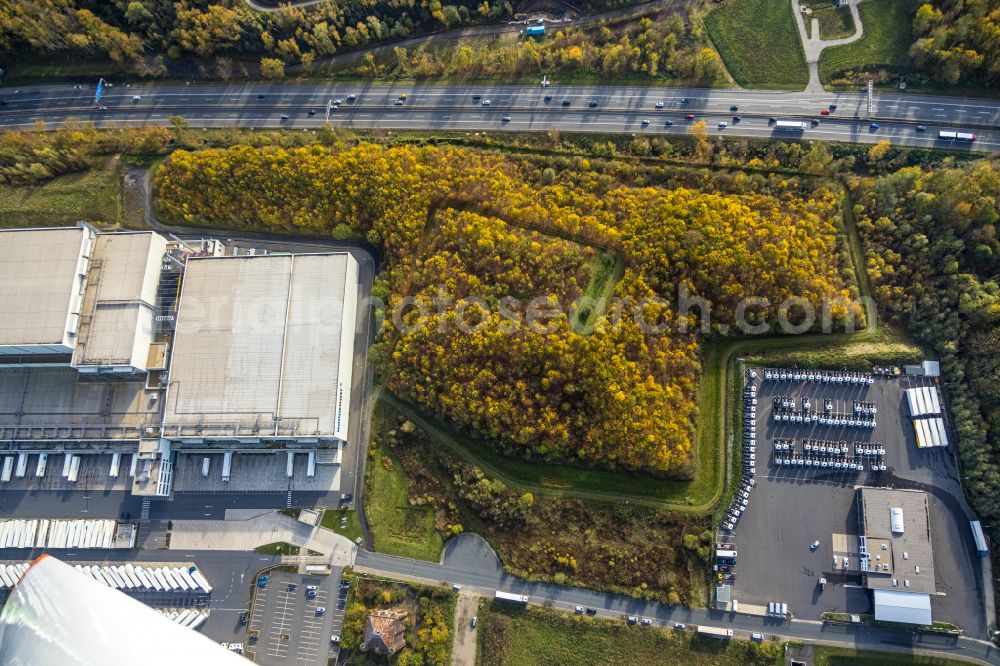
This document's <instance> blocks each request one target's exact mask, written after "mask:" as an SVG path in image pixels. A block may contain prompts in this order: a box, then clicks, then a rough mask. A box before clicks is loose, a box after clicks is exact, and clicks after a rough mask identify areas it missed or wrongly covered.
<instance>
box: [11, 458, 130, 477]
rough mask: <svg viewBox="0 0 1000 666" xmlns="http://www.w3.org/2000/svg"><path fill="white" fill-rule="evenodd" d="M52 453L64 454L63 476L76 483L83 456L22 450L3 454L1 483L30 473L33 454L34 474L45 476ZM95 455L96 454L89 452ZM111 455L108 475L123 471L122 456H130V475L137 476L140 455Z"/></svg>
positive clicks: (116, 474)
mask: <svg viewBox="0 0 1000 666" xmlns="http://www.w3.org/2000/svg"><path fill="white" fill-rule="evenodd" d="M50 455H62V457H63V467H62V476H63V478H64V479H66V480H67V481H69V482H70V483H76V480H77V477H78V476H79V474H80V461H81V460H82V458H83V456H80V455H75V454H72V453H63V454H50V453H27V452H21V453H18V454H16V455H6V456H3V461H0V483H7V482H9V481H10V480H11V479H12V478H17V479H20V478H23V477H25V476H27V475H28V468H29V466H30V465H29V463H30V462H31V456H36V458H35V466H34V476H35V477H39V478H40V477H43V476H45V472H46V470H47V469H48V463H49V456H50ZM88 455H95V454H88ZM110 456H111V465H110V467H109V469H108V476H110V477H112V478H114V477H117V476H118V474H119V472H121V464H122V457H123V456H129V457H130V458H131V461H130V463H129V473H128V475H129V476H130V477H132V476H135V470H136V467H137V465H138V463H139V457H138V455H136V454H135V453H121V452H118V451H116V452H113V453H111V454H110Z"/></svg>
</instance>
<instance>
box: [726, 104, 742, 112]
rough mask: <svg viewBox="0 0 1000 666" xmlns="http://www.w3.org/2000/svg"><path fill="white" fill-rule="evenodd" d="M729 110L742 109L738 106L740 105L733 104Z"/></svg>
mask: <svg viewBox="0 0 1000 666" xmlns="http://www.w3.org/2000/svg"><path fill="white" fill-rule="evenodd" d="M729 110H730V111H739V110H740V107H738V106H736V105H735V104H733V105H732V106H731V107H729Z"/></svg>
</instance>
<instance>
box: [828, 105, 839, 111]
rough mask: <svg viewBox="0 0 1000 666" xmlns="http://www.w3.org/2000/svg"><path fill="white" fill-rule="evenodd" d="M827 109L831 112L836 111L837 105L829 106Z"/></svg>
mask: <svg viewBox="0 0 1000 666" xmlns="http://www.w3.org/2000/svg"><path fill="white" fill-rule="evenodd" d="M828 108H829V109H830V110H831V111H836V110H837V105H836V104H831V105H830V106H829V107H828Z"/></svg>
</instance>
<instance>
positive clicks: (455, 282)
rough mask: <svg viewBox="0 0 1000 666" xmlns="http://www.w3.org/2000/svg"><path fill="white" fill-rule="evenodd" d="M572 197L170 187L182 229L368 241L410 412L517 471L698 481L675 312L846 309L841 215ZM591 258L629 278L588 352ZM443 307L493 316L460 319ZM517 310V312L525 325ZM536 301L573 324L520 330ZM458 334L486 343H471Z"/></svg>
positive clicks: (804, 208) (457, 178)
mask: <svg viewBox="0 0 1000 666" xmlns="http://www.w3.org/2000/svg"><path fill="white" fill-rule="evenodd" d="M567 178H568V179H567V180H566V181H564V182H561V181H560V179H559V178H557V177H556V174H554V173H551V174H548V175H547V176H546V175H545V174H543V175H542V178H541V180H540V181H534V180H533V177H532V176H529V174H527V173H525V172H524V171H522V168H521V167H520V166H519V165H518V164H517V163H515V162H514V161H511V160H509V159H502V158H500V157H497V156H495V155H489V154H485V153H479V152H472V151H466V150H456V149H436V148H415V147H412V146H407V147H400V148H391V149H386V148H383V147H379V146H374V145H361V146H359V147H356V148H353V149H350V150H344V151H331V150H328V149H326V148H322V147H317V146H314V147H308V148H301V149H297V150H291V151H289V150H283V149H265V150H256V149H253V148H250V147H247V146H236V147H233V148H230V149H227V150H209V151H202V152H198V153H191V152H186V151H177V152H174V153H173V154H172V155H171V157H170V158H169V159H168V161H167V162H166V164H165V165H164V167H163V168H162V169H160V170H159V171H158V173H157V180H156V185H157V187H158V191H159V199H158V201H159V206H160V212H161V214H163V215H164V217H165V218H167V219H174V220H180V221H186V222H197V223H209V224H225V225H234V224H235V225H236V226H248V227H253V228H270V229H294V230H297V231H307V232H313V233H333V234H336V235H341V236H347V235H350V233H351V232H356V233H361V234H364V235H365V237H366V238H367V239H368V240H369V241H371V242H372V243H373V244H375V245H376V246H378V247H380V248H381V249H382V250H383V251H384V253H385V256H386V259H387V270H386V272H385V274H384V277H382V278H380V280H379V282H378V283H377V284H376V290H375V291H376V295H377V296H380V297H382V298H384V299H385V300H386V301H387V302H388V303H389V304H390V311H392V310H393V306H394V305H395V304H397V303H400V302H401V300H400V299H402V298H404V297H409V298H411V299H413V301H414V305H413V307H409V308H408V309H407V310H405V311H403V312H402V317H401V318H400V320H399V321H397V322H395V324H396V325H395V326H394V327H393V328H392V329H391V330H389V331H387V333H386V334H385V335H384V336H383V339H382V341H381V342H380V344H379V345H378V346H377V347H376V350H375V353H376V355H377V356H378V357H379V358H381V360H382V362H383V363H384V367H385V379H386V383H387V386H388V387H389V388H390V389H392V390H393V391H395V392H397V393H398V394H400V395H403V396H406V397H408V398H410V399H412V400H415V401H417V402H419V403H421V404H423V405H424V406H426V407H428V408H430V409H431V410H433V411H434V412H435V413H438V414H440V415H443V416H445V417H447V418H448V419H450V420H452V421H455V422H458V423H461V424H464V425H466V426H469V427H471V428H473V429H475V430H476V431H479V432H481V433H485V434H487V435H488V436H489V437H490V438H492V439H494V440H496V441H498V442H499V443H500V444H501V446H503V447H504V448H506V449H507V450H509V451H510V452H512V453H516V454H521V455H528V456H532V457H539V458H552V459H566V458H570V459H579V460H582V461H584V462H588V463H598V464H601V465H605V466H609V467H624V468H629V469H644V470H656V471H661V472H669V473H674V474H683V475H688V474H690V473H691V472H692V470H693V460H692V459H691V437H692V421H693V416H694V414H695V405H694V391H695V385H696V381H697V376H698V367H699V362H698V354H699V350H700V341H701V339H702V338H701V335H700V333H699V331H698V328H697V326H695V324H696V323H697V322H695V321H694V319H695V316H696V315H697V314H698V310H697V309H694V310H693V311H692V312H691V313H689V316H688V317H683V318H681V317H678V313H676V312H675V311H674V303H675V301H676V295H677V290H678V288H680V287H682V286H683V287H684V288H685V289H687V290H688V291H689V292H690V293H691V294H693V295H699V296H701V297H704V298H705V299H707V300H708V301H710V302H711V304H712V305H713V306H714V307H713V310H712V321H713V323H715V324H719V323H725V324H731V323H732V322H733V317H734V315H733V313H734V310H735V307H736V304H737V302H738V301H739V300H740V299H741V298H743V297H744V296H750V295H755V296H763V297H766V298H768V299H770V300H771V302H772V303H773V304H774V305H777V304H778V303H780V302H781V301H782V300H784V299H785V298H786V297H787V296H790V295H795V296H797V297H801V298H803V299H804V300H805V301H807V302H809V303H811V304H813V305H814V306H817V307H818V306H819V303H820V301H822V300H824V299H828V300H833V299H836V298H838V297H842V296H848V295H849V291H848V289H847V287H846V286H845V284H844V280H843V278H842V276H841V270H840V263H839V251H838V250H839V248H838V247H837V238H836V233H837V225H836V218H837V209H836V202H835V199H834V197H833V196H832V195H831V194H830V193H829V192H827V191H825V190H818V191H816V192H815V194H814V196H811V197H806V198H803V197H801V196H800V195H801V192H800V191H798V190H797V189H794V188H793V187H792V186H791V184H788V186H787V187H788V189H787V190H786V191H785V192H784V193H781V192H780V191H779V192H776V193H775V194H770V195H764V194H741V195H721V194H714V193H706V192H701V191H696V190H690V189H687V188H673V189H666V188H656V187H634V186H627V185H622V184H621V183H619V182H616V181H614V180H611V179H607V178H605V177H604V175H603V174H596V173H591V172H590V171H589V170H584V172H583V173H578V174H575V175H574V176H572V177H571V178H570V177H567ZM546 181H549V182H546ZM567 239H568V240H567ZM595 247H600V248H603V249H605V250H608V251H613V252H615V253H617V254H618V255H619V256H620V257H621V258H622V260H623V261H624V264H625V269H624V275H623V277H622V278H621V280H620V281H619V282H618V283H617V284H616V285H615V286H614V292H613V294H614V296H615V297H616V298H617V299H619V303H620V306H621V307H614V308H609V310H608V312H607V313H606V315H605V316H603V317H601V318H599V319H598V321H597V326H596V328H595V330H594V331H593V332H592V334H590V335H581V334H580V333H579V332H577V331H576V330H574V329H573V327H572V326H571V324H570V319H569V317H568V316H566V315H565V314H561V313H565V312H568V311H570V310H571V308H572V306H573V302H574V301H575V300H576V298H577V297H578V296H579V295H580V293H581V292H580V290H581V286H582V285H585V284H586V283H585V280H586V281H587V282H589V268H588V267H587V266H586V265H585V264H586V263H587V260H588V259H589V258H590V257H592V256H593V252H594V248H595ZM442 295H443V296H445V297H446V298H450V299H453V300H457V299H461V298H464V297H475V298H478V299H482V301H481V302H482V303H483V305H482V306H481V307H480V306H475V307H472V308H468V309H466V310H465V311H464V313H463V311H462V310H461V309H460V308H459V307H458V306H456V305H446V306H444V307H441V306H440V305H439V303H440V301H439V299H440V298H441V296H442ZM504 296H511V297H515V298H519V299H522V301H521V302H520V303H516V304H514V305H513V306H510V307H511V308H512V315H511V316H502V315H501V312H502V310H503V309H504V307H505V303H504V302H502V301H501V299H502V298H503V297H504ZM534 297H543V298H545V299H547V301H546V303H547V304H548V305H550V306H552V307H553V308H556V309H557V310H558V312H559V313H560V314H559V315H558V316H554V317H552V318H550V319H548V320H546V321H545V322H544V325H538V326H534V325H527V324H526V323H523V322H524V321H525V317H526V314H527V310H526V303H525V302H524V300H523V299H530V298H534ZM654 299H660V300H654ZM640 305H641V306H642V307H637V306H640ZM481 308H483V309H485V310H488V312H482V311H481ZM421 309H423V311H424V314H423V315H421V312H420V310H421ZM836 314H838V315H840V314H845V311H844V310H843V308H841V311H839V312H837V313H836ZM774 316H775V312H774V310H773V309H772V310H768V311H764V312H761V313H760V315H759V317H760V318H761V320H763V321H773V318H774ZM459 317H463V321H468V320H471V322H472V323H474V324H476V326H475V327H474V328H473V330H471V331H469V332H462V330H460V327H459V326H458V321H457V320H458V318H459ZM511 317H513V318H514V319H517V320H519V321H521V322H522V323H523V325H517V326H511V325H510V323H511V322H510V320H511Z"/></svg>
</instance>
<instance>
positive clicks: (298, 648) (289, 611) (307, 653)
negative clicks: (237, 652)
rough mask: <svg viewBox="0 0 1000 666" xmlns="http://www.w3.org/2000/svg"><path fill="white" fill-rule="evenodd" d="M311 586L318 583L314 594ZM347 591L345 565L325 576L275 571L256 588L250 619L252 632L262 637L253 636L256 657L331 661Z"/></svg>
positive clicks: (275, 660) (250, 643) (285, 661)
mask: <svg viewBox="0 0 1000 666" xmlns="http://www.w3.org/2000/svg"><path fill="white" fill-rule="evenodd" d="M310 586H315V590H314V594H310V590H309V589H308V588H309V587H310ZM341 590H342V592H341ZM346 594H347V589H346V588H342V587H341V585H340V569H334V570H333V573H332V574H331V575H330V576H323V577H320V576H302V575H299V574H292V573H287V572H273V573H271V574H270V579H269V580H268V582H267V585H266V586H265V587H262V588H258V589H257V591H256V598H255V601H254V605H253V612H252V613H251V615H250V620H249V634H250V636H254V635H256V636H257V637H258V638H257V639H256V641H253V640H249V641H248V651H249V652H252V653H253V656H254V661H256V662H257V663H260V664H275V665H277V664H289V663H296V664H322V665H325V664H326V663H327V661H328V659H329V658H330V657H334V656H336V654H337V646H336V644H334V643H333V642H332V641H331V637H332V636H334V635H337V636H339V634H340V629H341V627H342V626H343V622H344V606H345V603H346ZM319 609H323V611H322V612H320V610H319Z"/></svg>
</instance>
